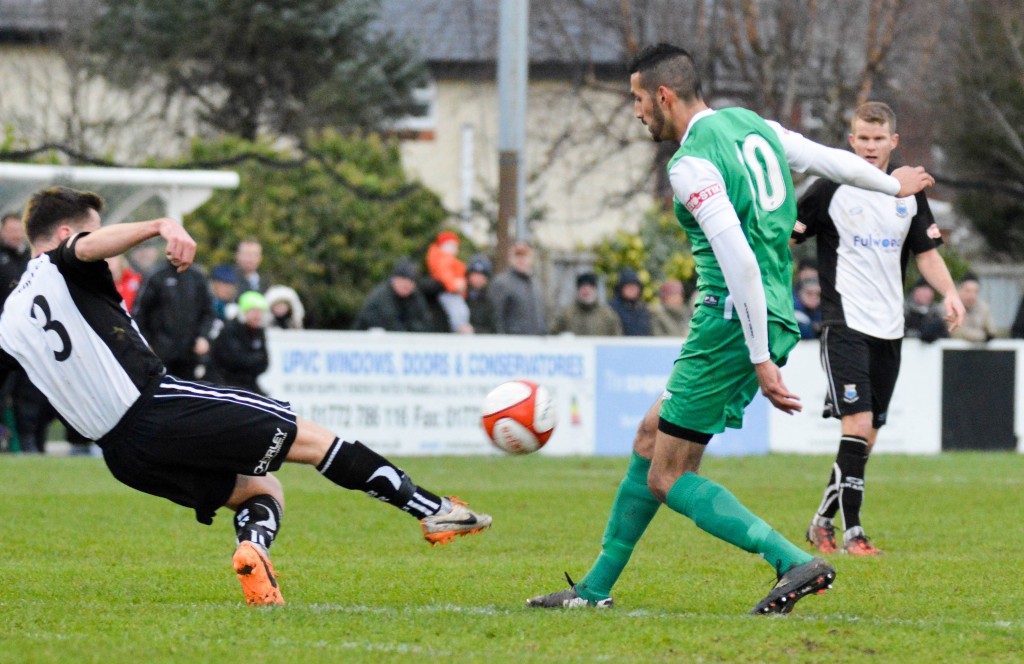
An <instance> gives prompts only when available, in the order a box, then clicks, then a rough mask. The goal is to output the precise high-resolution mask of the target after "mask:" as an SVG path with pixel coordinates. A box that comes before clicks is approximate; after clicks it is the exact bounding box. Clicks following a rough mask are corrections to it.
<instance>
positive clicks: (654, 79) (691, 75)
mask: <svg viewBox="0 0 1024 664" xmlns="http://www.w3.org/2000/svg"><path fill="white" fill-rule="evenodd" d="M629 73H630V74H640V85H641V86H642V87H643V88H644V89H645V90H647V91H648V92H649V93H651V94H652V95H653V94H654V92H655V91H656V90H657V89H658V87H659V86H662V85H664V86H666V87H668V88H669V89H671V90H672V91H673V92H675V93H676V95H677V96H678V97H679V98H680V99H681V100H683V101H694V100H696V99H700V98H701V97H702V96H703V94H702V92H701V85H700V74H699V73H697V63H695V62H694V60H693V56H692V55H690V53H689V51H687V50H686V49H684V48H680V47H678V46H673V45H672V44H665V43H661V44H654V45H653V46H647V47H646V48H644V49H643V50H642V51H640V52H639V53H637V55H636V57H634V58H633V60H632V61H630V63H629Z"/></svg>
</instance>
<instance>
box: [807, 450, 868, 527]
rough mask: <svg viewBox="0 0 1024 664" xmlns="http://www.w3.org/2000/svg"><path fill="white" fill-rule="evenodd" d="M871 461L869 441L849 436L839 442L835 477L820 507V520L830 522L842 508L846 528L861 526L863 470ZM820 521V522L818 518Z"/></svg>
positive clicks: (833, 473) (832, 478)
mask: <svg viewBox="0 0 1024 664" xmlns="http://www.w3.org/2000/svg"><path fill="white" fill-rule="evenodd" d="M867 460H868V441H867V440H865V439H864V438H861V437H860V436H852V435H846V436H843V437H842V438H840V439H839V451H838V453H837V454H836V461H835V463H834V464H832V475H831V476H830V477H829V480H828V484H827V485H826V486H825V493H824V495H823V496H822V498H821V505H819V506H818V514H817V516H818V519H827V520H828V521H831V520H832V519H833V518H835V515H836V512H838V511H839V509H840V508H842V510H843V524H844V526H845V527H846V528H853V527H854V526H859V525H860V507H861V504H862V503H863V501H864V469H865V467H866V465H867ZM816 520H817V519H816Z"/></svg>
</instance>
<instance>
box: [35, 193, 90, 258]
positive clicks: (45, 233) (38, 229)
mask: <svg viewBox="0 0 1024 664" xmlns="http://www.w3.org/2000/svg"><path fill="white" fill-rule="evenodd" d="M89 210H96V211H97V212H100V211H102V210H103V199H102V198H100V197H99V196H98V195H97V194H94V193H92V192H91V191H78V190H77V189H71V188H69V187H49V188H48V189H42V190H40V191H37V192H36V193H34V194H32V198H30V199H28V203H27V204H26V205H25V215H24V219H25V234H26V235H28V241H29V242H30V243H32V244H35V242H36V240H38V239H40V238H47V237H50V236H51V235H53V234H54V233H55V232H56V231H57V228H58V227H59V226H60V225H61V224H67V223H75V222H82V221H86V220H87V219H88V218H89Z"/></svg>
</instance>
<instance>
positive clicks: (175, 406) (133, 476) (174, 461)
mask: <svg viewBox="0 0 1024 664" xmlns="http://www.w3.org/2000/svg"><path fill="white" fill-rule="evenodd" d="M143 398H146V397H143ZM128 417H129V419H128V421H126V422H125V423H124V424H125V426H124V427H122V426H121V425H118V428H117V429H116V430H115V432H114V435H112V436H109V437H104V439H103V440H102V441H101V447H102V448H103V459H104V460H105V461H106V462H107V467H108V468H109V469H110V472H111V473H113V475H114V477H115V478H117V479H118V480H119V481H121V482H123V483H125V484H127V485H128V486H130V487H132V488H133V489H138V490H139V491H143V492H145V493H149V494H152V495H154V496H160V497H161V498H167V499H168V500H171V501H174V502H175V503H178V504H179V505H184V506H185V507H190V508H192V509H194V510H195V511H196V519H197V520H198V521H200V522H201V523H206V524H210V523H212V522H213V515H214V513H215V512H216V511H217V509H218V508H220V507H222V506H223V505H224V503H226V502H227V500H228V498H229V497H230V496H231V493H232V491H234V488H235V482H236V480H237V476H238V475H266V474H267V473H268V472H271V471H274V470H277V469H278V468H280V467H281V463H282V462H284V458H285V456H287V455H288V450H289V449H290V448H291V446H292V443H293V442H294V441H295V433H296V423H295V413H294V412H293V411H292V408H291V405H290V404H288V403H287V402H285V401H277V400H275V399H271V398H269V397H265V396H262V395H259V394H254V393H252V392H247V391H245V390H240V389H237V388H231V387H222V386H219V385H213V384H211V383H203V382H196V381H187V380H182V379H180V378H175V377H174V376H164V377H163V378H162V379H161V381H160V386H159V387H158V388H157V390H156V392H155V393H154V394H153V396H151V397H148V399H147V401H146V402H145V403H143V404H140V407H139V408H138V409H136V410H135V412H133V413H131V414H130V415H129V416H128Z"/></svg>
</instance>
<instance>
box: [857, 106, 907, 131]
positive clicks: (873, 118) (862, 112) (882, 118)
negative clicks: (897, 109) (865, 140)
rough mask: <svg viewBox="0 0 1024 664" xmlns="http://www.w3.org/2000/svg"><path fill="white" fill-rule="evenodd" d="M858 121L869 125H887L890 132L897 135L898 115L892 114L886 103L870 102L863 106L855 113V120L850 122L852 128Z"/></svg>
mask: <svg viewBox="0 0 1024 664" xmlns="http://www.w3.org/2000/svg"><path fill="white" fill-rule="evenodd" d="M857 120H860V121H862V122H867V123H868V124H879V125H882V124H887V125H889V132H890V133H892V134H895V133H896V114H895V113H893V112H892V109H891V108H889V104H886V103H885V102H881V101H869V102H865V103H863V104H861V105H860V106H858V107H857V110H855V111H854V112H853V119H852V120H850V127H851V128H852V127H853V123H854V122H856V121H857Z"/></svg>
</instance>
